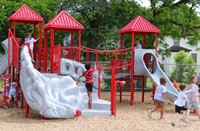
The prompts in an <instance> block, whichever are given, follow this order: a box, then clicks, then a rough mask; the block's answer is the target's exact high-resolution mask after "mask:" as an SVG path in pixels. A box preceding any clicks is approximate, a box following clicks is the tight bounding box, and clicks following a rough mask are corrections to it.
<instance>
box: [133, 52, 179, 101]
mask: <svg viewBox="0 0 200 131" xmlns="http://www.w3.org/2000/svg"><path fill="white" fill-rule="evenodd" d="M145 54H150V55H152V57H153V58H154V60H155V64H154V67H155V71H154V72H153V73H151V72H150V71H149V69H148V68H147V67H146V65H145V62H144V55H145ZM134 74H135V75H147V76H148V77H149V78H150V79H151V81H152V82H153V83H154V85H155V86H158V85H159V84H160V78H161V77H163V78H165V79H166V81H167V84H166V89H167V94H166V96H167V98H168V99H169V100H170V101H175V100H176V98H177V95H178V91H177V90H176V89H175V88H174V86H173V85H172V83H171V81H170V80H169V78H168V77H167V76H166V74H165V73H164V72H163V71H162V69H161V68H160V65H159V63H158V59H157V57H156V53H155V50H150V49H136V50H135V72H134Z"/></svg>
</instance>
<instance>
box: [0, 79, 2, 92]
mask: <svg viewBox="0 0 200 131" xmlns="http://www.w3.org/2000/svg"><path fill="white" fill-rule="evenodd" d="M2 84H3V80H2V79H0V91H2V87H1V85H2Z"/></svg>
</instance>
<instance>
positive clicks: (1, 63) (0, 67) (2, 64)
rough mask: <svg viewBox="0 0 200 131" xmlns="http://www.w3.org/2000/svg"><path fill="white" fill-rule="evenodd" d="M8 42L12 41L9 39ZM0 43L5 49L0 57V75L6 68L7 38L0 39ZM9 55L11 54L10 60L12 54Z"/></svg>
mask: <svg viewBox="0 0 200 131" xmlns="http://www.w3.org/2000/svg"><path fill="white" fill-rule="evenodd" d="M10 42H12V41H10ZM1 45H2V47H3V48H4V50H5V54H4V55H3V56H2V57H1V58H0V76H1V75H3V73H4V72H5V71H6V70H7V68H8V39H6V40H4V41H2V42H1ZM11 45H12V44H11ZM11 50H12V47H11ZM11 53H12V52H11ZM10 56H11V59H10V62H12V54H11V55H10Z"/></svg>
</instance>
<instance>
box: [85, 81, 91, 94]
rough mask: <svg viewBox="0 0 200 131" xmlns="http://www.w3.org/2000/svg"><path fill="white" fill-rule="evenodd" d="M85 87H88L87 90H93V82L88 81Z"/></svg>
mask: <svg viewBox="0 0 200 131" xmlns="http://www.w3.org/2000/svg"><path fill="white" fill-rule="evenodd" d="M85 87H86V88H87V91H89V92H92V88H93V83H87V84H85Z"/></svg>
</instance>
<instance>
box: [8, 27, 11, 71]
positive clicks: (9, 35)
mask: <svg viewBox="0 0 200 131" xmlns="http://www.w3.org/2000/svg"><path fill="white" fill-rule="evenodd" d="M10 40H11V34H10V32H9V30H8V74H9V75H10V73H11V71H10V53H11V50H10Z"/></svg>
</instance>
